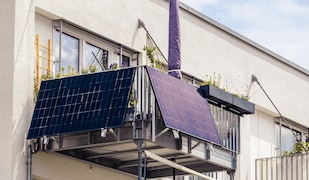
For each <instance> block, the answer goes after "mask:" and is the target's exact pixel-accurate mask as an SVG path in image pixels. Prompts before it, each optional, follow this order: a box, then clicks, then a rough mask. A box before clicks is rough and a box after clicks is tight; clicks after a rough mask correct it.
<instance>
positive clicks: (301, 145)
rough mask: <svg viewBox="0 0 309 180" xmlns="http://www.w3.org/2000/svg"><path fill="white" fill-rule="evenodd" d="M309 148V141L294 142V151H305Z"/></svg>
mask: <svg viewBox="0 0 309 180" xmlns="http://www.w3.org/2000/svg"><path fill="white" fill-rule="evenodd" d="M305 148H306V149H305ZM308 148H309V143H308V142H306V143H305V142H302V141H299V142H296V143H294V144H293V151H292V152H293V153H302V152H305V151H306V150H308Z"/></svg>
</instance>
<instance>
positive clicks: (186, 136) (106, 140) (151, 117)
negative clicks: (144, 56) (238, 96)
mask: <svg viewBox="0 0 309 180" xmlns="http://www.w3.org/2000/svg"><path fill="white" fill-rule="evenodd" d="M131 69H132V68H131ZM133 70H134V71H135V73H134V74H133V77H132V78H133V79H132V80H133V83H132V85H128V86H127V87H126V88H127V90H128V89H130V93H129V94H127V95H123V99H126V100H128V102H125V103H127V105H126V108H125V109H126V111H125V116H124V119H123V121H122V120H119V122H120V125H115V124H113V122H112V124H113V125H109V126H104V127H101V128H98V127H97V126H95V127H92V128H89V130H87V129H85V128H84V127H83V126H82V125H84V124H81V125H76V126H74V127H70V124H74V119H72V120H71V121H70V122H68V121H65V123H62V124H60V126H65V127H60V130H58V131H56V132H55V128H53V129H51V128H50V127H48V126H52V125H50V122H48V123H47V122H46V123H45V122H44V123H42V122H34V117H33V120H32V125H31V127H30V130H29V134H28V140H29V141H30V144H31V147H32V148H33V151H32V152H35V151H36V150H41V151H48V152H55V153H60V154H64V155H68V156H72V157H75V158H78V159H82V160H85V161H89V162H93V163H97V164H99V165H102V166H106V167H110V168H113V169H117V170H120V171H124V172H127V173H130V174H133V175H136V176H137V177H138V179H146V178H158V177H167V176H176V175H185V174H192V173H193V174H194V173H196V174H197V175H198V176H201V177H203V175H202V174H199V173H205V172H217V171H228V172H230V173H231V172H232V173H231V174H232V175H231V179H232V178H233V176H234V175H233V172H234V171H235V169H236V156H237V153H238V152H239V149H240V148H239V118H240V116H241V115H242V114H240V113H235V112H234V111H230V110H229V108H230V107H227V106H225V105H224V104H222V102H220V103H216V102H214V101H212V103H211V105H210V108H209V105H208V103H207V99H206V98H204V97H202V96H200V95H199V93H198V92H197V88H196V87H194V86H192V85H190V84H188V83H186V82H184V81H181V80H179V79H176V78H174V77H171V76H168V75H167V74H165V73H163V72H159V71H158V70H155V69H153V68H150V67H147V66H141V67H135V68H133ZM118 71H119V72H125V70H113V71H110V72H109V71H107V72H102V73H107V74H104V76H106V77H109V74H108V73H114V74H115V72H116V74H117V73H118ZM120 74H121V73H120ZM85 76H90V75H83V76H80V77H79V76H77V77H78V78H80V79H83V78H85ZM118 76H119V73H118V74H117V76H115V77H116V81H118V80H119V77H118ZM169 78H173V79H169ZM96 79H98V78H96ZM60 81H61V80H60ZM64 82H65V83H70V82H75V79H74V77H73V78H71V79H65V81H64ZM64 82H63V84H65V83H64ZM76 82H78V81H76ZM58 83H59V82H58ZM160 83H161V84H160ZM51 84H57V83H56V81H55V82H52V83H51ZM60 84H61V83H60ZM170 84H173V86H174V87H171V86H170ZM104 85H107V84H104ZM46 86H48V83H47V85H46ZM75 86H76V87H77V85H75ZM120 86H121V85H120ZM41 87H42V86H41ZM78 88H80V89H82V87H79V86H78ZM169 88H178V89H182V88H183V89H182V90H181V92H185V94H181V95H182V96H184V97H180V99H181V100H176V99H169V98H168V96H169V95H173V94H176V96H179V95H177V92H169V94H167V95H166V94H164V93H166V91H165V90H166V89H169ZM186 88H188V89H190V91H188V90H187V89H186ZM55 89H59V88H55ZM93 89H96V87H93ZM40 91H44V90H42V89H41V90H40ZM72 92H75V90H74V89H71V90H68V91H67V93H68V95H66V96H72V95H71V94H70V95H69V93H72ZM117 92H118V91H117ZM126 92H128V91H123V92H120V93H123V94H126ZM190 92H192V93H193V95H192V94H186V93H190ZM53 93H54V94H55V92H53ZM86 93H88V94H89V92H86ZM195 93H197V94H198V95H197V96H196V94H195ZM48 94H51V93H48ZM58 94H60V93H59V92H58ZM62 94H65V93H64V92H63V93H62ZM94 94H95V93H94ZM116 95H117V93H116ZM39 96H40V93H39ZM41 96H42V97H44V94H43V95H42V94H41ZM46 96H48V95H46ZM193 96H195V97H196V98H197V99H199V100H200V98H201V99H202V101H201V102H202V103H201V104H200V105H197V106H195V107H193V106H192V107H190V106H188V105H190V103H196V102H191V101H190V100H192V98H193ZM85 97H86V96H83V98H84V99H85ZM89 97H90V96H89ZM48 98H49V97H47V99H48ZM56 98H58V97H56ZM66 98H67V99H66V100H64V101H65V102H68V101H69V100H68V97H66ZM83 98H82V99H83ZM93 98H94V97H93ZM115 98H119V97H115ZM121 98H122V97H121ZM49 99H52V98H49ZM173 100H175V101H176V102H177V103H176V106H178V105H179V107H181V108H183V110H184V111H186V112H177V111H176V112H175V110H177V107H173V106H169V103H171V104H173V102H170V101H173ZM208 100H209V99H208ZM59 101H61V100H59ZM72 101H73V100H72ZM123 101H125V100H123ZM42 102H44V100H43V101H42ZM56 103H57V102H56ZM88 103H90V104H89V106H90V107H91V105H92V104H91V103H98V102H97V101H94V100H92V102H80V103H77V104H75V105H73V104H69V105H66V104H64V105H63V107H65V106H70V107H71V108H69V110H68V111H70V109H72V107H73V106H74V108H73V109H77V107H78V108H82V106H83V104H88ZM121 103H123V102H122V101H121ZM174 103H175V102H174ZM186 103H189V104H186ZM41 104H42V103H41ZM46 104H47V103H46ZM111 104H117V103H113V99H111ZM174 105H175V104H174ZM115 106H116V105H115ZM118 106H120V105H118ZM118 106H117V107H118ZM200 106H202V107H203V106H205V108H206V110H207V107H208V110H209V112H207V111H205V112H200V111H199V110H198V109H197V108H200ZM38 107H39V105H38V102H37V104H36V109H38ZM109 108H110V109H111V110H113V108H115V107H113V106H109ZM41 109H43V110H44V111H43V110H41V111H40V110H39V111H38V112H36V111H35V112H34V114H41V115H42V116H40V117H39V118H38V119H44V118H45V117H44V116H48V117H46V118H47V119H48V118H52V116H53V115H51V114H49V115H44V114H48V113H46V112H45V111H46V109H48V108H47V107H43V108H41ZM120 110H121V109H120ZM120 110H119V112H120ZM55 111H56V110H52V112H53V113H54V112H55ZM64 111H65V110H64ZM73 111H74V110H73ZM96 111H97V110H96ZM172 111H174V112H173V113H172V114H170V113H171V112H172ZM210 111H211V114H210ZM108 112H110V111H108ZM112 112H113V113H114V114H115V113H117V117H118V111H114V110H113V111H112ZM192 112H193V114H190V113H192ZM75 113H76V114H74V112H73V114H72V116H70V117H80V116H81V115H80V114H79V113H80V111H76V112H75ZM113 113H111V114H113ZM178 114H184V116H185V117H181V116H178ZM196 114H200V115H201V116H196ZM205 115H206V116H207V117H208V119H205V120H203V119H199V117H205ZM34 116H35V115H34ZM37 116H39V115H37ZM64 116H66V115H65V114H64V115H62V117H64ZM93 116H94V115H93ZM174 116H175V117H179V118H180V119H181V118H189V119H190V120H192V122H191V121H187V122H186V123H184V124H183V122H182V121H179V119H175V117H174ZM68 117H69V115H68ZM87 117H90V116H87ZM104 117H105V116H104ZM119 117H120V115H119ZM109 118H113V117H111V116H108V117H107V119H109ZM120 119H121V118H120ZM55 121H60V120H57V119H55ZM98 121H99V120H98V119H97V120H96V121H95V122H93V124H94V125H95V124H98V123H99V122H98ZM105 121H106V124H111V122H108V120H104V122H105ZM117 121H118V120H117ZM100 122H101V121H100ZM40 123H41V124H44V126H41V125H37V124H40ZM51 123H53V122H51ZM195 123H197V124H195ZM212 125H213V126H212ZM53 126H58V124H56V125H55V124H54V125H53ZM76 127H77V131H76V130H74V128H76ZM199 127H202V128H203V129H199ZM204 127H206V128H204ZM66 129H68V132H66ZM59 132H61V133H59ZM45 133H47V134H45ZM48 133H49V134H48ZM217 136H218V137H217ZM162 158H163V159H164V160H162ZM204 178H205V179H207V177H204Z"/></svg>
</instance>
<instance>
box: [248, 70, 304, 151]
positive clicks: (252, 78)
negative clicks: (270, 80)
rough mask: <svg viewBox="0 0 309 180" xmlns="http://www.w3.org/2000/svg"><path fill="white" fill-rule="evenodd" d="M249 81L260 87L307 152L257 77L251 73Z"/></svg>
mask: <svg viewBox="0 0 309 180" xmlns="http://www.w3.org/2000/svg"><path fill="white" fill-rule="evenodd" d="M251 82H256V83H257V84H258V85H259V86H260V88H261V89H262V91H263V92H264V94H265V95H266V97H267V98H268V100H269V101H270V102H271V104H272V105H273V106H274V108H275V109H276V111H277V112H278V114H279V116H280V118H281V119H283V121H284V122H285V123H286V125H287V127H288V128H289V129H290V131H291V132H292V134H293V135H294V137H295V138H296V141H297V142H298V143H300V144H301V145H302V147H303V148H304V150H305V151H306V153H307V152H308V149H307V148H306V147H305V146H304V144H303V143H301V141H300V140H299V139H298V137H297V135H296V133H295V132H294V131H293V130H292V128H291V127H290V125H289V123H288V121H287V120H286V119H285V118H284V117H283V116H282V114H281V113H280V111H279V109H278V108H277V107H276V105H275V104H274V102H273V101H272V100H271V99H270V97H269V96H268V94H267V93H266V91H265V90H264V88H263V87H262V85H261V84H260V82H259V81H258V79H257V77H256V76H254V75H252V76H251Z"/></svg>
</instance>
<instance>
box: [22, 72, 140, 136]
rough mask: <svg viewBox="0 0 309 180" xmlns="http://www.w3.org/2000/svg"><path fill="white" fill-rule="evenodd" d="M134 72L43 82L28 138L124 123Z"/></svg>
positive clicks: (111, 126) (108, 73)
mask: <svg viewBox="0 0 309 180" xmlns="http://www.w3.org/2000/svg"><path fill="white" fill-rule="evenodd" d="M135 71H136V68H128V69H121V70H117V71H107V72H101V73H95V74H88V75H81V76H74V77H68V78H62V79H54V80H48V81H43V82H42V83H41V87H40V91H39V94H38V98H37V102H36V105H35V109H34V113H33V116H32V121H31V125H30V129H29V132H28V137H27V138H28V139H32V138H39V137H43V136H53V135H59V134H69V133H76V132H83V131H91V130H97V129H100V128H114V127H121V126H123V123H124V120H125V114H126V110H127V106H128V102H129V94H130V90H131V88H132V84H133V78H134V74H135Z"/></svg>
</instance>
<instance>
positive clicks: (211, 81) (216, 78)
mask: <svg viewBox="0 0 309 180" xmlns="http://www.w3.org/2000/svg"><path fill="white" fill-rule="evenodd" d="M228 83H229V82H227V81H226V82H225V84H224V85H223V86H222V87H221V74H219V73H215V72H214V73H213V75H212V76H209V75H205V79H204V80H203V82H202V85H212V86H215V87H217V88H220V89H222V90H223V91H226V92H229V90H228V86H229V84H228ZM249 91H250V89H248V90H246V91H245V93H246V94H239V93H235V92H234V93H232V94H233V95H234V96H236V97H239V98H241V99H244V100H247V101H248V100H249V96H248V94H249ZM230 93H231V92H230Z"/></svg>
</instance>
